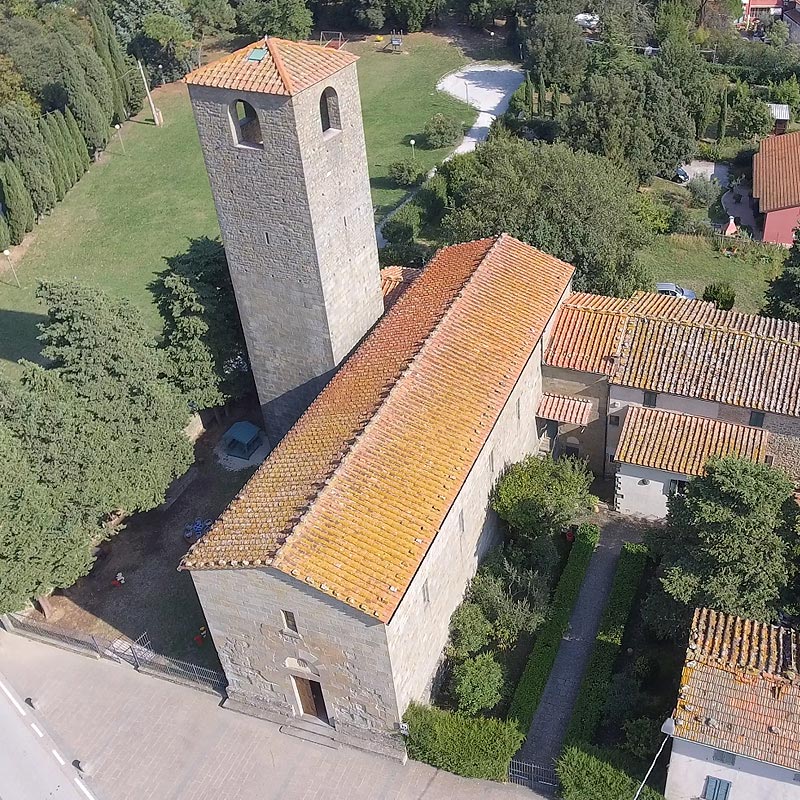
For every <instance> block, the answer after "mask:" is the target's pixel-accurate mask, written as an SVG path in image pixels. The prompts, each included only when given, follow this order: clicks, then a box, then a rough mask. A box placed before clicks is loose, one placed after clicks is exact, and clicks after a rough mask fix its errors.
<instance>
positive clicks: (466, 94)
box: [464, 81, 469, 105]
mask: <svg viewBox="0 0 800 800" xmlns="http://www.w3.org/2000/svg"><path fill="white" fill-rule="evenodd" d="M464 97H466V98H467V105H469V84H468V83H467V82H466V81H464Z"/></svg>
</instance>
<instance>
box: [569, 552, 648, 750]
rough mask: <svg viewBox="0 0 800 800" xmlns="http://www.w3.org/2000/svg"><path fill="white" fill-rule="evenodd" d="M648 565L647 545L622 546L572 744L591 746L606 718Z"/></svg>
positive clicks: (583, 685) (571, 732) (576, 713)
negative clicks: (616, 669) (625, 637)
mask: <svg viewBox="0 0 800 800" xmlns="http://www.w3.org/2000/svg"><path fill="white" fill-rule="evenodd" d="M646 562H647V548H646V547H645V546H644V545H641V544H631V543H630V542H626V543H625V545H623V548H622V553H621V555H620V558H619V563H618V564H617V571H616V573H615V574H614V582H613V584H612V586H611V593H610V594H609V597H608V605H607V606H606V609H605V611H604V612H603V618H602V620H601V621H600V630H599V631H598V633H597V640H596V641H595V646H594V651H593V653H592V656H591V658H590V659H589V664H588V666H587V667H586V673H585V675H584V679H583V683H581V688H580V690H579V692H578V698H577V700H576V701H575V705H574V706H573V708H572V719H571V720H570V723H569V727H568V728H567V735H566V741H567V742H568V743H569V744H583V743H590V742H591V741H592V739H593V738H594V735H595V733H596V731H597V728H598V726H599V724H600V721H601V719H602V717H603V709H604V708H605V705H606V698H607V696H608V694H609V689H610V687H611V684H612V678H613V673H614V663H615V662H616V660H617V656H618V655H619V650H620V648H621V647H622V635H623V633H624V632H625V624H626V623H627V621H628V617H629V616H630V613H631V608H632V606H633V601H634V599H635V597H636V593H637V592H638V590H639V584H640V583H641V580H642V574H643V573H644V568H645V564H646Z"/></svg>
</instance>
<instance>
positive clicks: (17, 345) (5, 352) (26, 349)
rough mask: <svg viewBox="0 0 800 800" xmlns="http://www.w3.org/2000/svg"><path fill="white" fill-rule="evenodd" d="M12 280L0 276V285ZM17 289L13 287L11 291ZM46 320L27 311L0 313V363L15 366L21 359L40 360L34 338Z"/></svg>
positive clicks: (9, 276) (38, 348) (38, 349)
mask: <svg viewBox="0 0 800 800" xmlns="http://www.w3.org/2000/svg"><path fill="white" fill-rule="evenodd" d="M9 280H13V279H12V276H11V275H2V276H0V282H1V283H7V282H8V281H9ZM16 288H17V287H16V285H14V286H13V289H12V291H13V290H15V289H16ZM46 319H47V318H46V317H45V316H44V314H32V313H30V312H29V311H9V310H5V309H4V310H1V311H0V361H9V362H11V363H12V364H16V363H17V361H19V360H20V359H21V358H27V359H28V360H30V361H39V360H41V356H40V345H39V342H38V341H37V339H36V337H37V336H38V335H39V327H38V326H39V325H40V323H42V322H44V321H45V320H46Z"/></svg>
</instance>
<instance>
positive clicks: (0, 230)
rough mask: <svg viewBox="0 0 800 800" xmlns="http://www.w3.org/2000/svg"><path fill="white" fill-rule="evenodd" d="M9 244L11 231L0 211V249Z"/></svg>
mask: <svg viewBox="0 0 800 800" xmlns="http://www.w3.org/2000/svg"><path fill="white" fill-rule="evenodd" d="M10 244H11V231H10V230H9V228H8V223H7V222H6V218H5V217H4V216H3V214H2V213H0V250H5V249H6V247H8V246H9V245H10Z"/></svg>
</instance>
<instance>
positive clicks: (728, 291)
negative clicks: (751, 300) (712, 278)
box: [703, 281, 736, 311]
mask: <svg viewBox="0 0 800 800" xmlns="http://www.w3.org/2000/svg"><path fill="white" fill-rule="evenodd" d="M703 300H706V301H708V302H711V303H714V305H715V306H716V307H717V308H718V309H720V310H721V311H730V310H731V309H732V308H733V306H734V303H735V302H736V292H735V291H734V288H733V286H731V285H730V284H729V283H727V282H726V281H720V282H718V283H709V284H708V286H706V288H705V289H703Z"/></svg>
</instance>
